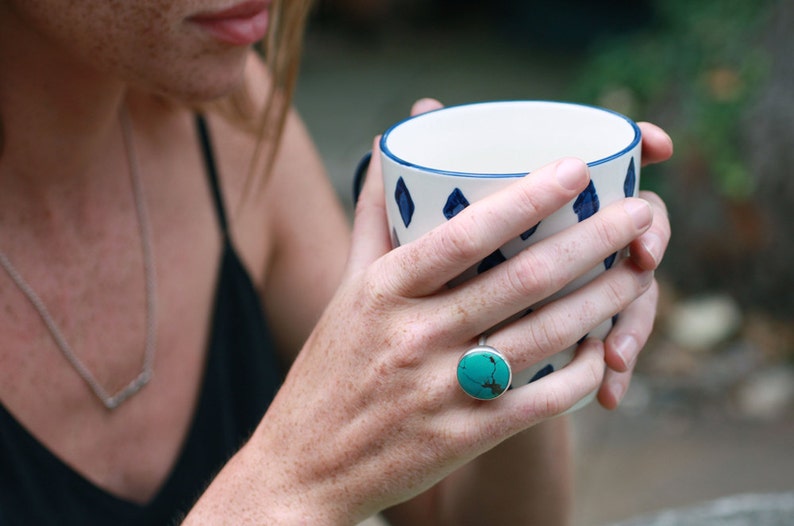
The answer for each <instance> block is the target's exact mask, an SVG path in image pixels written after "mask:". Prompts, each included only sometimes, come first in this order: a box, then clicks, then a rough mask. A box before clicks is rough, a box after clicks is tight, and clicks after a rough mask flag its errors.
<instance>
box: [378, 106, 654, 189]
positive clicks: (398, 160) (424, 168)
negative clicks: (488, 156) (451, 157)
mask: <svg viewBox="0 0 794 526" xmlns="http://www.w3.org/2000/svg"><path fill="white" fill-rule="evenodd" d="M512 103H542V104H557V105H560V106H577V107H580V108H588V109H593V110H598V111H602V112H604V113H609V114H612V115H614V116H616V117H619V118H621V119H623V120H624V121H626V122H627V123H628V124H629V125H630V126H631V127H632V129H633V130H634V138H633V139H632V140H631V142H630V143H629V145H628V146H626V147H625V148H623V149H622V150H620V151H618V152H616V153H613V154H612V155H609V156H607V157H604V158H602V159H596V160H595V161H590V162H589V163H587V166H590V167H593V166H597V165H599V164H604V163H606V162H609V161H611V160H613V159H617V158H618V157H621V156H623V155H625V154H626V153H628V152H630V151H631V150H633V149H634V147H635V146H637V144H638V143H639V142H640V140H641V139H642V133H641V132H640V127H639V126H637V123H636V122H634V121H633V120H631V119H629V118H628V117H626V116H625V115H623V114H622V113H618V112H617V111H614V110H610V109H608V108H602V107H600V106H594V105H591V104H580V103H578V102H563V101H555V100H521V99H515V100H491V101H482V102H471V103H467V104H458V105H455V106H445V107H443V108H438V109H437V110H431V111H428V112H426V113H421V114H419V115H413V116H411V117H408V118H405V119H403V120H401V121H399V122H397V123H395V124H393V125H392V126H390V127H389V128H388V129H387V130H386V131H385V132H383V135H382V136H381V138H380V150H381V152H382V153H383V154H384V155H386V157H388V158H389V159H391V160H392V161H394V162H396V163H397V164H401V165H403V166H407V167H409V168H414V169H416V170H421V171H423V172H428V173H434V174H437V175H447V176H452V177H494V178H497V177H500V178H501V177H524V176H525V175H526V174H527V172H517V173H489V172H483V173H480V172H456V171H452V170H442V169H439V168H431V167H429V166H423V165H421V164H416V163H412V162H410V161H406V160H405V159H403V158H401V157H398V156H397V155H395V154H394V152H392V151H391V150H390V149H389V146H388V144H387V142H388V139H389V135H390V134H391V132H392V131H394V130H395V129H397V128H398V127H400V126H402V125H403V124H405V123H406V122H409V121H412V120H414V119H421V118H422V117H425V116H427V115H430V114H432V113H435V112H438V111H445V110H451V109H455V108H462V107H465V106H480V105H485V104H512Z"/></svg>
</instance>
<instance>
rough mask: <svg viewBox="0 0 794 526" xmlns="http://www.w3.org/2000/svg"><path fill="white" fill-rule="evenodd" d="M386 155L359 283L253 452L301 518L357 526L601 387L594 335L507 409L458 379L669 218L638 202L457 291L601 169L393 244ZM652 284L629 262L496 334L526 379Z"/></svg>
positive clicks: (269, 486) (546, 184)
mask: <svg viewBox="0 0 794 526" xmlns="http://www.w3.org/2000/svg"><path fill="white" fill-rule="evenodd" d="M374 148H375V153H374V155H373V159H375V160H376V162H373V163H372V166H371V168H370V173H369V175H368V177H367V181H366V183H365V186H364V189H363V192H362V196H361V199H360V201H359V204H358V207H357V210H356V221H355V226H354V237H353V249H352V252H351V255H350V259H349V265H348V270H347V273H346V278H345V280H344V282H343V284H342V286H341V287H340V289H339V290H338V292H337V294H336V295H335V297H334V299H333V300H332V301H331V303H330V305H329V306H328V308H327V310H326V311H325V313H324V315H323V317H322V319H321V320H320V322H319V324H318V325H317V327H316V329H315V330H314V332H313V333H312V335H311V336H310V338H309V340H308V341H307V342H306V344H305V346H304V348H303V350H302V351H301V353H300V355H299V357H298V359H297V360H296V362H295V363H294V365H293V367H292V369H291V371H290V373H289V375H288V377H287V379H286V381H285V384H284V385H283V387H282V388H281V390H280V391H279V393H278V395H277V397H276V399H275V400H274V402H273V404H272V405H271V407H270V409H269V411H268V413H267V415H266V416H265V419H264V420H263V422H262V424H261V425H260V427H259V428H258V429H257V431H256V433H255V435H254V437H253V438H252V440H251V442H250V443H249V444H248V445H247V446H246V448H245V450H246V452H245V453H244V454H245V456H246V457H249V458H254V459H255V461H254V464H256V465H257V466H258V469H259V470H260V472H261V473H262V479H263V480H260V481H259V483H260V484H261V485H259V486H257V489H256V490H255V491H256V492H257V493H258V498H257V499H256V500H259V501H260V502H267V503H268V506H274V508H272V513H273V514H279V515H280V516H281V518H282V519H284V520H285V521H287V522H288V518H287V517H291V518H292V519H294V520H296V521H298V522H300V521H305V522H308V523H312V524H344V523H354V522H355V521H357V520H360V519H362V518H363V517H366V516H368V515H369V514H371V513H373V512H375V511H377V510H379V509H383V508H385V507H387V506H390V505H393V504H395V503H397V502H400V501H403V500H406V499H408V498H410V497H412V496H414V495H416V494H418V493H420V492H421V491H423V490H424V489H427V488H428V487H430V486H431V485H433V484H434V483H436V482H437V481H439V480H440V479H441V478H443V477H444V476H446V475H447V474H449V473H450V472H451V471H453V470H454V469H455V468H457V467H459V466H461V465H462V464H464V463H466V462H468V461H469V460H471V459H472V458H474V457H476V456H478V455H479V454H481V453H483V452H485V451H487V450H489V449H490V448H492V447H494V446H495V445H497V444H499V443H500V442H501V441H503V440H504V439H506V438H507V437H509V436H511V435H513V434H515V433H517V432H519V431H521V430H523V429H526V428H528V427H531V426H532V425H534V424H536V423H538V422H540V421H543V420H545V419H548V418H550V417H553V416H556V415H559V414H561V413H562V412H564V411H565V410H567V409H569V408H570V407H572V406H573V405H574V404H575V403H576V402H577V401H579V400H580V399H581V398H583V397H584V396H586V395H587V394H588V393H590V392H592V391H593V390H595V389H597V388H598V386H599V385H601V383H602V379H603V373H604V366H603V363H604V354H603V345H602V344H601V343H600V342H597V341H594V340H588V341H586V342H585V343H583V344H582V345H581V346H580V348H579V350H578V352H577V355H576V357H575V358H574V360H573V361H572V362H571V364H570V365H568V366H567V367H565V368H563V369H561V370H559V371H557V372H555V373H554V374H552V375H548V376H547V377H545V378H543V379H541V380H538V381H536V382H533V383H532V384H530V385H528V386H525V387H521V388H520V389H515V390H513V391H511V392H509V393H507V394H506V395H505V396H503V397H502V398H500V399H498V400H495V401H491V402H480V401H476V400H473V399H471V398H469V397H468V396H467V395H465V394H464V393H463V392H462V391H461V390H460V388H459V387H458V385H457V381H456V373H455V371H456V365H457V361H458V358H459V357H460V355H461V354H462V353H463V352H464V351H465V350H467V349H468V348H470V347H472V346H474V345H475V344H476V342H477V337H478V335H480V334H481V333H483V332H484V331H486V330H488V329H490V328H491V327H493V326H495V325H497V324H498V323H499V322H501V321H502V320H505V319H507V318H509V317H511V316H512V315H513V314H514V313H516V312H520V311H522V310H524V309H526V308H527V307H528V306H529V305H532V304H534V303H536V302H537V301H539V300H541V299H543V298H546V297H548V296H550V295H551V294H553V293H554V292H556V291H557V290H559V289H560V288H561V287H562V286H564V285H565V284H567V283H568V282H570V281H571V280H573V279H574V278H576V277H578V276H579V275H581V274H584V273H585V272H587V271H588V270H589V269H591V268H593V267H595V266H596V265H598V264H599V263H600V262H601V261H603V260H604V259H605V258H606V257H607V256H609V255H610V254H612V253H614V252H615V251H617V250H620V249H622V248H623V247H625V246H627V245H629V244H630V243H632V242H633V241H634V240H636V239H638V238H639V236H641V235H642V234H643V233H645V232H646V231H647V230H648V228H650V227H651V224H652V222H653V221H654V218H653V209H652V208H651V206H649V204H648V203H647V202H646V201H644V200H641V199H627V200H625V201H621V202H619V203H616V204H614V205H612V206H608V207H604V208H603V209H602V211H601V212H600V213H599V214H596V215H594V216H593V217H592V218H590V219H588V220H586V221H583V222H582V223H579V224H578V225H576V226H575V227H572V228H570V229H568V230H566V231H564V232H562V233H560V234H558V235H556V236H553V237H550V238H548V239H546V240H543V241H541V242H539V243H537V244H536V245H533V246H532V247H531V248H529V249H527V250H525V251H524V252H522V253H520V254H518V255H517V256H515V257H513V258H511V259H509V260H508V261H507V262H505V263H503V264H501V265H499V266H497V267H495V268H494V269H492V270H490V271H488V272H486V273H484V274H481V275H480V276H478V277H476V278H473V279H471V280H469V281H467V282H466V283H464V284H462V285H460V286H458V287H455V288H454V289H449V288H447V286H446V284H447V283H448V282H449V281H450V280H451V279H452V278H454V277H456V276H458V275H459V274H460V273H461V272H463V271H464V270H465V269H467V268H468V267H470V266H472V265H473V264H475V263H476V262H478V261H480V260H482V259H483V258H484V257H485V256H487V255H488V254H490V253H492V252H493V251H494V250H495V249H496V248H498V247H499V246H501V245H502V244H504V243H505V242H506V241H507V240H509V239H511V238H514V237H516V236H518V235H519V234H520V233H522V232H524V231H525V230H526V229H527V228H529V227H530V226H532V225H534V224H536V223H537V222H538V221H540V220H541V219H542V218H544V217H546V216H548V215H549V214H550V213H552V212H553V211H555V210H556V209H558V208H559V207H561V206H563V205H564V204H565V203H567V202H569V201H570V200H571V199H573V198H574V197H576V195H578V194H579V192H581V191H582V190H583V189H584V188H585V187H586V185H587V183H588V180H589V174H588V170H587V167H586V166H585V165H584V163H582V162H581V161H578V160H573V159H568V160H562V161H559V162H557V163H554V164H551V165H549V166H546V167H544V168H542V169H539V170H536V171H534V172H533V173H532V174H530V175H529V176H527V177H525V178H522V179H521V180H519V181H518V182H516V183H515V184H514V185H512V186H511V187H510V188H509V189H507V190H505V191H501V192H498V193H496V194H494V195H492V196H490V197H489V198H487V199H484V200H482V201H480V202H477V203H475V204H472V205H471V206H469V207H467V208H466V209H465V210H463V211H462V212H461V213H460V214H458V215H457V216H455V218H453V220H450V221H448V222H446V223H445V224H444V225H442V226H440V227H438V228H436V229H435V230H433V231H432V232H430V233H429V234H427V235H425V236H424V237H422V238H421V239H419V240H417V241H416V242H413V243H408V244H406V245H403V246H402V247H399V248H398V249H395V250H391V244H390V237H389V233H388V228H387V226H386V220H385V213H384V197H383V188H382V181H381V174H380V165H379V162H377V159H378V152H377V141H376V143H375V145H374ZM652 282H653V274H652V271H651V270H646V269H643V268H641V267H640V266H639V265H637V264H635V263H634V262H632V261H630V260H627V261H625V262H624V263H623V264H620V265H616V266H615V267H614V268H613V269H612V270H610V272H607V273H604V274H603V275H602V276H601V277H599V278H597V279H596V280H594V281H593V282H591V283H590V284H588V285H586V286H585V287H582V288H581V289H579V290H578V291H576V292H575V293H573V294H571V295H568V296H565V297H563V298H560V299H558V300H556V301H554V302H553V303H550V304H548V305H546V306H545V307H544V308H542V309H539V310H538V311H536V312H535V313H533V314H531V315H529V316H525V317H524V318H521V319H520V320H517V321H514V322H512V323H510V324H508V325H506V326H504V327H502V328H500V329H499V330H497V331H495V332H493V333H492V334H490V336H489V340H488V343H489V344H490V345H493V346H495V347H497V348H498V349H500V350H501V351H502V352H503V353H504V354H505V355H506V357H507V358H508V360H509V361H510V362H511V363H512V365H513V367H514V368H516V369H517V370H520V369H523V368H524V367H526V366H528V365H530V364H532V363H535V362H537V361H539V360H542V359H544V358H546V357H548V356H550V355H552V354H554V353H556V352H558V351H560V350H562V349H564V348H566V347H568V346H570V345H572V344H574V343H575V342H576V341H578V340H579V339H580V338H581V337H582V335H583V334H586V333H587V332H588V331H590V330H591V329H592V328H593V327H595V326H597V325H598V324H599V323H600V322H601V320H603V319H608V318H609V317H611V316H612V315H614V314H615V313H617V312H620V311H623V310H625V309H626V308H627V307H628V306H629V305H630V304H631V303H632V302H633V301H635V300H636V299H637V298H639V297H641V296H642V295H643V294H645V293H646V292H647V291H648V290H649V288H650V287H651V284H652ZM263 493H264V494H263ZM235 498H237V496H236V495H235ZM263 498H264V499H265V500H264V501H262V500H261V499H263Z"/></svg>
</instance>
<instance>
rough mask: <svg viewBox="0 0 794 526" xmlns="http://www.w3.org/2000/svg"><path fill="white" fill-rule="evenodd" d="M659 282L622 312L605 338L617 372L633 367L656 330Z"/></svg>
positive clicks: (607, 354)
mask: <svg viewBox="0 0 794 526" xmlns="http://www.w3.org/2000/svg"><path fill="white" fill-rule="evenodd" d="M658 299H659V285H658V283H656V281H655V280H654V281H653V282H652V283H651V284H650V286H649V287H648V289H647V290H646V291H645V292H644V293H643V294H642V295H641V296H640V297H639V298H637V299H636V300H635V301H633V302H632V303H631V304H630V305H628V306H626V308H625V309H623V310H622V312H621V313H620V314H619V315H618V318H617V322H616V323H615V326H614V327H612V330H611V331H610V332H609V335H607V338H606V341H605V342H604V348H605V351H604V359H605V361H606V364H607V366H608V367H609V368H610V369H613V370H614V371H617V372H626V371H630V370H631V368H633V367H634V364H635V363H636V361H637V356H638V355H639V353H640V350H641V349H642V348H643V347H644V346H645V344H646V343H647V341H648V337H649V336H650V334H651V331H652V330H653V323H654V320H655V318H656V304H657V302H658Z"/></svg>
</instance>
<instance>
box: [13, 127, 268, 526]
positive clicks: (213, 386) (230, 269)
mask: <svg viewBox="0 0 794 526" xmlns="http://www.w3.org/2000/svg"><path fill="white" fill-rule="evenodd" d="M196 122H197V128H198V132H199V138H200V141H201V146H202V151H203V154H204V160H205V163H206V166H207V174H208V176H209V180H210V184H211V186H212V192H213V197H214V202H215V208H216V210H217V216H218V221H219V223H220V226H221V231H222V233H223V253H222V255H221V258H222V261H221V265H220V270H219V275H218V278H217V287H216V291H215V304H214V307H213V309H214V311H213V318H212V330H211V336H210V340H209V342H208V356H207V362H206V369H205V371H204V376H203V380H202V386H201V391H200V398H199V401H198V405H197V407H196V412H195V414H194V415H193V421H192V423H191V426H190V430H189V432H188V435H187V437H186V439H185V443H184V444H183V446H182V450H181V452H180V454H179V458H178V459H177V461H176V464H175V465H174V468H173V470H172V472H171V473H170V475H169V476H168V478H167V480H166V482H165V483H164V484H163V486H162V488H161V489H160V490H159V491H158V492H157V494H156V495H155V496H154V497H153V498H152V500H151V501H150V502H149V503H147V504H143V505H140V504H136V503H133V502H130V501H126V500H124V499H120V498H118V497H115V496H114V495H111V494H110V493H108V492H106V491H104V490H102V489H100V488H98V487H97V486H95V485H94V484H92V483H91V482H89V481H88V480H86V479H85V478H83V477H82V476H81V475H79V474H78V473H76V472H75V471H74V470H72V469H71V468H70V467H69V466H68V465H66V464H64V463H63V462H62V461H61V460H60V459H59V458H57V457H56V456H54V455H53V454H52V453H51V452H50V451H49V450H48V449H46V448H45V447H44V446H43V445H42V444H41V443H39V442H38V441H37V440H36V439H35V438H34V437H33V436H32V435H31V434H30V433H28V432H27V430H26V429H25V428H24V427H22V426H21V425H20V424H19V423H18V422H17V421H16V420H15V419H14V417H13V416H12V415H11V414H10V413H9V412H8V411H7V410H6V409H5V408H4V407H3V405H2V404H0V525H2V526H5V525H15V526H16V525H26V526H27V525H36V526H38V525H72V524H74V525H83V526H86V525H94V524H97V525H113V526H116V525H145V526H149V525H152V526H154V525H167V524H176V523H178V522H179V520H180V518H181V517H183V516H184V514H185V513H186V512H187V511H188V510H189V509H190V508H191V506H192V505H193V503H194V502H195V501H196V499H197V498H198V497H199V496H200V495H201V493H202V491H203V490H204V489H205V488H206V486H207V484H208V483H209V481H210V480H211V479H212V477H213V476H214V475H215V474H216V473H217V471H218V470H219V469H220V468H221V467H222V466H223V464H224V463H225V462H226V461H227V460H228V459H229V457H230V456H231V455H233V454H234V453H235V451H237V449H239V447H240V446H241V445H242V444H243V443H244V442H245V440H246V439H247V438H248V437H249V436H250V434H251V433H252V431H253V430H254V428H255V427H256V425H257V423H258V422H259V420H260V419H261V418H262V416H263V415H264V413H265V411H266V410H267V407H268V406H269V405H270V402H271V401H272V400H273V397H274V395H275V392H276V390H277V389H278V387H279V385H280V383H281V368H280V366H279V364H278V361H277V359H276V355H275V351H274V344H273V340H272V337H271V335H270V333H269V332H268V329H267V327H266V324H265V321H264V319H265V318H264V315H263V310H262V306H261V305H260V302H259V297H258V296H257V292H256V289H255V287H254V284H253V283H252V281H251V279H250V277H249V275H248V273H247V271H246V269H245V267H244V266H243V264H242V263H241V261H240V259H239V257H238V256H237V254H236V252H235V250H234V247H233V245H232V243H231V239H230V237H229V231H228V225H227V220H226V213H225V211H224V207H223V199H222V197H221V191H220V186H219V182H218V175H217V172H216V168H215V162H214V159H213V154H212V148H211V143H210V138H209V134H208V131H207V127H206V124H205V122H204V120H203V119H202V118H201V117H198V118H197V120H196Z"/></svg>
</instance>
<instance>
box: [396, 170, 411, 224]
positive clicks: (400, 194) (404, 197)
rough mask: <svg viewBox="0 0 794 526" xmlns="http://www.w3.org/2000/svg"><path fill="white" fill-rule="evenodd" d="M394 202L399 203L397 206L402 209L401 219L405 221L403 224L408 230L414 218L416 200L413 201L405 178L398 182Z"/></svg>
mask: <svg viewBox="0 0 794 526" xmlns="http://www.w3.org/2000/svg"><path fill="white" fill-rule="evenodd" d="M394 200H395V201H397V206H398V207H399V209H400V217H402V219H403V224H404V225H405V227H406V228H408V225H410V224H411V218H412V217H413V216H414V209H415V207H414V200H413V199H411V192H409V191H408V187H407V186H405V181H403V178H402V177H400V179H398V180H397V186H396V188H395V189H394Z"/></svg>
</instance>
